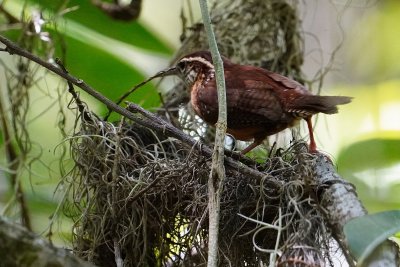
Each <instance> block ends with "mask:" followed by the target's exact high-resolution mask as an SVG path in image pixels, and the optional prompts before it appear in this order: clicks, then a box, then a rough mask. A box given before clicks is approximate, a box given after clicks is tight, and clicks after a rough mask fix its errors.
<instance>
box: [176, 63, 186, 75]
mask: <svg viewBox="0 0 400 267" xmlns="http://www.w3.org/2000/svg"><path fill="white" fill-rule="evenodd" d="M176 67H177V68H178V70H179V71H180V72H182V73H184V72H185V69H186V62H185V61H180V62H178V64H177V65H176Z"/></svg>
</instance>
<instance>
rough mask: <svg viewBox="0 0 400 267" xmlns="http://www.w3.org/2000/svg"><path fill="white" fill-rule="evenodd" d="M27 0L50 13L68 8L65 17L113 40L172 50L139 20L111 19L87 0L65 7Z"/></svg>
mask: <svg viewBox="0 0 400 267" xmlns="http://www.w3.org/2000/svg"><path fill="white" fill-rule="evenodd" d="M29 2H30V3H32V4H35V5H39V6H40V7H42V8H44V9H46V10H48V11H50V14H51V13H54V14H55V13H57V12H59V11H63V10H67V9H68V8H69V9H70V11H69V12H68V13H66V14H65V15H64V18H65V19H67V20H72V21H75V22H76V23H80V24H82V25H84V26H86V27H88V28H90V29H92V30H94V31H96V32H98V33H100V34H103V35H105V36H107V37H109V38H112V39H114V40H118V41H121V42H124V43H127V44H130V45H133V46H136V47H140V48H143V49H146V50H149V51H152V52H158V53H163V54H172V52H173V49H172V48H171V47H170V46H168V45H167V44H166V43H165V42H163V41H162V40H161V39H160V38H158V37H157V36H156V35H154V34H153V33H152V32H151V31H149V30H148V29H147V28H146V27H144V26H143V25H142V24H141V23H140V22H138V21H133V22H124V21H117V20H114V19H111V18H110V17H109V16H107V15H106V14H104V13H103V12H102V11H101V10H100V9H98V8H97V7H95V6H93V5H92V4H91V3H90V1H89V0H85V1H82V0H71V1H68V5H67V6H66V7H65V6H62V5H61V4H62V2H63V1H54V0H29ZM50 16H51V15H50Z"/></svg>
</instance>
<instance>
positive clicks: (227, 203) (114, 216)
mask: <svg viewBox="0 0 400 267" xmlns="http://www.w3.org/2000/svg"><path fill="white" fill-rule="evenodd" d="M83 117H86V118H87V116H82V118H83ZM305 147H306V145H305V144H304V143H302V142H299V143H295V144H293V145H292V146H291V147H290V148H289V149H288V150H286V151H283V150H278V152H276V153H275V155H272V156H270V157H269V158H267V159H265V161H263V162H261V163H256V162H254V167H255V168H257V169H258V170H259V171H262V172H263V173H265V174H266V176H265V179H262V180H260V179H257V178H254V177H252V176H249V175H246V174H243V173H242V172H241V170H240V169H231V168H228V169H227V173H226V175H227V176H226V180H225V183H224V191H223V194H222V199H221V214H220V216H221V220H220V225H221V228H220V235H219V240H220V241H219V243H220V247H219V253H220V262H221V266H227V265H231V266H260V264H267V263H268V262H269V260H270V253H272V252H274V253H277V255H279V256H280V257H279V262H280V265H279V266H293V265H291V264H293V262H297V263H304V265H298V266H310V265H312V266H319V265H323V264H324V262H325V257H326V254H324V252H323V251H324V250H321V248H324V247H327V244H328V239H327V238H326V237H327V236H328V237H329V234H328V233H327V231H326V229H325V227H324V224H323V220H322V216H321V215H320V213H319V212H318V210H317V209H316V208H315V207H314V201H313V200H312V199H311V197H310V192H309V189H310V188H312V187H310V185H309V184H307V181H308V180H309V179H308V177H310V176H311V175H313V174H312V164H313V156H312V155H309V154H308V153H306V152H304V151H306V149H305ZM71 148H72V154H73V158H74V160H75V163H76V166H75V169H74V173H73V177H74V181H72V185H73V186H72V198H71V201H70V202H69V204H68V205H67V206H66V209H65V210H66V211H70V212H69V215H70V216H71V217H73V218H74V219H75V225H74V231H73V232H74V238H73V245H74V252H75V253H76V254H77V255H79V256H80V257H82V258H84V259H87V260H89V261H92V262H94V263H95V264H97V265H99V266H117V262H118V261H120V262H123V263H124V266H203V265H206V261H207V238H208V234H207V233H208V214H207V204H208V199H207V197H208V196H207V181H208V177H209V172H210V164H211V160H210V159H209V158H206V157H204V156H202V155H201V154H200V153H199V152H198V150H197V149H196V148H192V147H188V146H187V145H185V144H183V143H182V142H180V141H178V140H176V139H171V138H168V137H166V136H160V135H157V134H155V133H154V132H152V131H151V130H149V129H147V128H144V127H142V126H140V125H138V124H136V123H132V122H121V123H119V124H118V125H115V124H111V123H109V122H105V121H101V120H98V119H96V117H94V116H92V117H91V119H90V120H83V121H82V125H81V129H80V130H79V132H77V133H76V135H75V136H74V137H73V138H71ZM278 233H279V234H278Z"/></svg>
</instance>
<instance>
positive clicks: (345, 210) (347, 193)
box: [313, 153, 399, 267]
mask: <svg viewBox="0 0 400 267" xmlns="http://www.w3.org/2000/svg"><path fill="white" fill-rule="evenodd" d="M314 172H315V175H314V177H313V179H314V182H315V183H316V184H317V186H316V189H317V195H318V200H317V202H318V203H319V205H320V206H321V208H322V209H323V210H322V213H323V214H324V216H325V222H326V223H327V224H328V225H329V226H330V227H331V229H332V230H333V231H332V233H333V234H334V237H335V239H336V241H337V242H338V243H339V245H340V246H341V249H342V251H343V253H344V255H345V257H346V259H347V261H348V263H349V265H350V266H355V259H354V257H353V256H352V255H351V254H350V252H349V249H348V247H347V241H346V238H345V236H344V233H343V227H344V225H345V224H346V223H347V222H348V221H350V220H351V219H353V218H356V217H360V216H363V215H365V214H367V211H366V209H365V208H364V206H363V205H362V203H361V202H360V200H359V199H358V197H357V193H356V191H355V188H354V186H353V185H352V184H351V183H349V182H347V181H346V180H344V179H343V178H342V177H340V176H339V175H338V174H337V173H336V171H335V168H334V166H333V165H332V162H331V161H330V160H329V159H328V158H327V157H326V156H325V155H323V154H321V153H319V154H317V158H316V164H315V169H314ZM396 251H397V248H396V245H395V244H394V243H392V242H390V241H386V242H384V243H382V244H381V245H380V246H379V247H378V248H377V249H376V250H375V251H374V253H372V254H371V255H370V257H369V258H368V259H367V260H366V262H365V263H364V265H363V266H365V267H367V266H399V259H398V258H397V256H396V255H397V252H396Z"/></svg>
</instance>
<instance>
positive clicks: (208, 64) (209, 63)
mask: <svg viewBox="0 0 400 267" xmlns="http://www.w3.org/2000/svg"><path fill="white" fill-rule="evenodd" d="M193 61H197V62H200V63H203V64H204V65H206V66H207V67H209V68H210V69H214V65H213V64H211V62H209V61H208V60H206V59H205V58H202V57H186V58H182V59H181V60H180V62H193Z"/></svg>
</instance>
